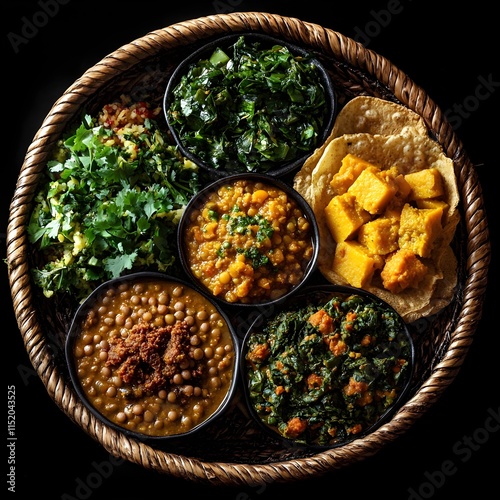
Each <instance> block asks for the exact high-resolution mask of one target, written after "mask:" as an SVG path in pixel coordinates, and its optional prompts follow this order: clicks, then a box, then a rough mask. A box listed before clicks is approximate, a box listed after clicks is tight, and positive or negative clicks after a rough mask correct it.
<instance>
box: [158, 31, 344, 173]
mask: <svg viewBox="0 0 500 500" xmlns="http://www.w3.org/2000/svg"><path fill="white" fill-rule="evenodd" d="M241 37H243V40H244V42H245V45H246V47H253V46H254V44H258V45H256V47H257V49H256V52H254V54H253V55H254V56H255V57H253V60H254V61H260V57H259V55H260V54H262V53H263V52H264V51H266V54H268V53H269V51H270V49H271V48H272V47H273V46H275V47H276V46H281V47H282V48H285V49H288V51H289V53H290V54H291V55H292V59H293V60H294V61H295V64H296V65H297V67H301V65H302V64H303V63H302V61H304V59H306V58H307V59H308V60H309V62H310V64H309V65H308V66H307V70H304V69H302V70H297V68H295V71H287V70H285V69H283V68H281V67H280V68H278V69H276V68H275V67H274V68H273V69H269V68H267V67H265V65H264V64H262V65H259V68H258V69H259V71H260V73H261V74H262V73H264V74H266V78H267V81H268V82H269V81H272V80H273V79H276V80H278V78H281V79H282V80H286V81H285V82H284V83H283V82H282V83H280V84H279V85H278V84H274V86H273V90H272V92H271V91H269V90H268V88H270V87H271V86H270V85H269V84H267V85H262V84H261V82H263V81H264V79H261V80H257V79H254V80H253V81H252V83H251V85H249V84H248V80H249V79H248V78H246V76H247V74H248V73H246V74H245V75H243V72H242V71H240V70H237V71H234V70H233V71H232V72H230V75H231V79H229V78H226V79H224V80H223V81H222V82H221V81H220V79H221V77H222V74H223V72H221V71H220V69H221V68H224V71H226V68H227V66H226V65H227V61H226V60H225V58H223V61H224V62H223V63H220V66H218V67H217V69H216V71H213V69H214V67H213V66H211V67H210V72H209V71H207V72H206V73H204V74H208V76H207V77H206V78H205V77H204V78H203V80H202V79H201V78H200V77H199V74H198V73H194V72H193V71H192V68H193V67H196V66H197V65H198V64H199V63H200V62H201V61H203V62H207V61H209V60H211V56H212V55H213V54H214V52H215V51H218V50H219V49H220V50H222V51H223V52H224V54H225V56H227V57H228V58H229V60H230V61H231V62H233V63H237V62H241V60H242V56H241V55H240V54H241V50H240V51H234V46H235V44H237V42H238V40H240V38H241ZM219 61H220V58H219ZM299 61H300V62H299ZM311 65H312V66H311ZM304 66H305V65H304ZM234 67H241V66H237V64H234ZM263 68H264V69H263ZM311 68H313V70H311ZM255 73H257V71H255V72H254V73H252V75H253V74H255ZM297 74H299V77H297V78H296V77H295V75H297ZM290 75H293V76H290ZM299 78H301V79H302V81H301V84H300V86H298V85H297V86H296V85H295V84H293V85H292V84H290V81H292V82H294V81H297V80H299ZM287 79H288V80H287ZM181 82H184V83H183V92H180V91H179V88H178V86H179V84H180V83H181ZM306 82H307V83H306ZM188 87H189V91H185V90H184V89H186V88H188ZM244 87H245V92H243V91H241V89H242V88H244ZM305 87H308V91H307V92H306V91H304V88H305ZM193 89H194V90H193ZM195 90H196V92H195ZM311 95H314V96H318V95H321V96H322V97H323V98H324V101H323V100H322V102H321V104H319V103H318V101H317V100H316V97H315V98H311ZM192 96H195V98H194V99H192ZM181 102H182V104H181ZM305 103H307V104H305ZM311 103H314V104H313V105H310V104H311ZM163 105H164V112H165V116H166V120H167V124H168V127H169V129H170V131H171V133H172V135H173V137H174V139H175V141H176V143H177V144H178V146H179V149H180V150H181V152H182V153H183V154H184V156H186V157H187V158H188V159H190V160H192V161H193V162H194V163H196V164H197V165H199V166H200V167H201V168H203V169H205V170H206V171H208V172H209V174H210V175H211V176H212V178H218V177H221V176H223V175H227V174H228V173H239V172H258V173H266V174H269V175H272V176H276V177H279V176H283V175H285V174H287V173H290V172H292V171H293V170H295V169H296V168H298V167H299V166H300V165H301V164H302V163H303V162H304V160H305V159H306V158H307V157H308V156H309V155H310V154H311V153H312V152H313V151H314V149H315V148H316V147H318V146H320V145H321V144H322V143H323V142H324V141H325V140H326V138H327V137H328V135H329V133H330V132H331V129H332V127H333V122H334V117H335V112H336V97H335V92H334V88H333V84H332V81H331V79H330V76H329V74H328V72H327V71H326V69H325V68H324V67H323V66H322V64H321V63H320V62H319V61H318V59H316V58H315V57H313V56H312V55H311V54H310V53H308V52H307V51H306V50H304V49H302V48H300V47H297V46H295V45H293V44H290V43H288V42H285V41H284V40H280V39H277V38H274V37H271V36H268V35H264V34H261V33H255V32H253V33H252V32H250V33H235V34H231V35H228V36H224V37H221V38H217V39H215V40H211V41H209V42H208V43H206V44H205V45H203V46H202V47H200V48H199V49H197V50H196V51H195V52H193V53H192V54H190V55H189V56H188V57H187V58H186V59H184V60H183V61H182V62H181V63H180V64H179V65H178V66H177V68H176V69H175V70H174V72H173V74H172V75H171V77H170V79H169V82H168V84H167V88H166V91H165V95H164V103H163ZM306 106H308V107H306ZM243 115H244V118H241V117H242V116H243ZM208 116H209V118H208ZM235 116H238V117H239V118H238V120H237V123H236V122H235ZM256 117H259V122H257V120H256ZM287 121H289V122H290V123H287ZM312 129H314V131H315V133H312V132H311V131H312ZM306 137H307V139H306ZM278 145H279V146H278ZM285 145H286V147H283V146H285ZM298 145H300V146H298ZM278 149H279V152H278ZM221 151H224V152H225V154H224V155H223V156H221V155H220V152H221ZM285 151H286V154H285Z"/></svg>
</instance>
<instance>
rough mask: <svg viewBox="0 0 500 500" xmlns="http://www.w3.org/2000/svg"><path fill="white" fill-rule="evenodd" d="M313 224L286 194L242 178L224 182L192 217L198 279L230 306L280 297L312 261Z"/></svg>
mask: <svg viewBox="0 0 500 500" xmlns="http://www.w3.org/2000/svg"><path fill="white" fill-rule="evenodd" d="M312 234H313V231H312V227H311V223H310V221H309V220H308V219H307V217H306V215H305V214H304V212H303V211H302V209H301V208H300V207H299V205H298V204H297V202H296V201H295V200H293V199H292V198H291V197H290V196H289V195H288V194H287V193H286V192H285V191H283V190H282V189H280V188H279V187H276V186H274V185H272V184H271V183H269V184H266V183H265V182H261V181H255V180H251V179H241V178H240V179H237V180H236V181H235V182H232V183H229V182H228V183H227V184H224V183H222V184H219V185H218V187H217V188H215V189H214V190H213V191H212V192H209V193H208V194H207V195H206V197H204V201H203V203H202V204H200V205H198V206H197V207H196V208H194V209H193V210H192V211H191V212H190V214H189V220H188V222H187V224H186V228H185V232H184V234H183V239H184V244H185V245H186V260H187V263H188V266H189V268H190V270H191V272H192V274H193V275H194V277H195V278H196V279H198V280H199V282H200V283H201V284H202V285H204V286H205V287H206V288H207V289H208V290H209V291H210V292H211V293H212V294H213V295H214V296H216V297H219V298H221V299H224V300H226V301H227V302H230V303H250V304H256V303H262V302H267V301H272V300H276V299H279V298H280V297H282V296H283V295H285V294H287V293H288V292H289V291H290V290H291V289H292V288H293V287H295V286H297V285H298V284H299V283H300V282H301V281H302V279H303V277H304V274H305V270H306V268H307V266H308V264H309V262H310V261H311V259H312V257H313V250H314V249H313V241H312Z"/></svg>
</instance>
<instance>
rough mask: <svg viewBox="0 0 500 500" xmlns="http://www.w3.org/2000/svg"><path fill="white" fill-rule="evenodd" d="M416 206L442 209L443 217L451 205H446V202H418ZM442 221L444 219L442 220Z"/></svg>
mask: <svg viewBox="0 0 500 500" xmlns="http://www.w3.org/2000/svg"><path fill="white" fill-rule="evenodd" d="M415 204H416V205H417V208H437V209H441V210H442V212H443V215H446V212H447V211H448V208H449V205H448V203H446V201H443V200H432V199H431V200H427V199H425V200H416V201H415ZM441 220H442V219H441Z"/></svg>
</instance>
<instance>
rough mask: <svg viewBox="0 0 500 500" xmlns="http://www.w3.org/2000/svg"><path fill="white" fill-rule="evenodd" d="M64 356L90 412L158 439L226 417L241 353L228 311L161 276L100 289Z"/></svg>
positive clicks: (132, 277) (76, 325) (131, 277)
mask: <svg viewBox="0 0 500 500" xmlns="http://www.w3.org/2000/svg"><path fill="white" fill-rule="evenodd" d="M66 354H67V358H68V364H69V367H70V374H71V377H72V379H73V383H74V385H75V388H76V390H77V392H80V396H81V398H82V399H83V401H84V402H85V403H86V404H87V406H88V407H89V409H90V410H92V411H93V412H94V413H95V414H96V413H98V414H100V415H102V416H104V417H105V418H106V419H107V420H109V422H111V423H112V424H113V425H114V426H118V427H120V428H122V429H125V430H127V431H130V432H133V433H138V434H141V435H144V436H153V437H165V436H175V435H179V434H186V433H189V432H191V431H193V430H195V429H197V428H199V427H200V426H201V425H202V424H204V423H206V422H208V420H209V419H211V418H212V417H215V416H216V415H218V414H220V413H221V412H222V410H223V409H224V407H225V405H227V403H228V402H229V400H230V395H231V393H232V390H233V388H234V387H235V384H236V381H235V378H236V377H235V376H234V375H235V366H236V363H237V359H238V355H239V353H238V348H237V344H236V341H235V337H234V335H233V331H232V330H231V326H230V324H229V321H228V320H227V318H226V316H225V314H224V313H223V312H222V311H220V310H219V308H218V307H217V306H216V305H214V304H212V303H211V301H210V300H208V299H207V298H206V297H205V296H204V295H202V294H201V293H199V292H197V291H196V290H194V289H192V288H191V287H189V286H188V285H187V284H186V283H184V282H182V281H180V280H177V279H173V278H170V277H165V276H164V275H161V274H159V273H136V274H134V275H129V276H127V277H124V278H119V279H117V280H112V281H110V282H107V283H105V284H103V285H102V286H101V287H99V288H98V289H97V290H95V291H94V293H93V294H92V295H91V296H90V297H89V299H87V301H86V302H85V303H84V304H82V306H81V307H80V309H79V311H78V312H77V314H76V316H75V320H74V322H73V324H72V327H71V329H70V333H69V336H68V340H67V344H66Z"/></svg>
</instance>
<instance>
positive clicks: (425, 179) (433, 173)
mask: <svg viewBox="0 0 500 500" xmlns="http://www.w3.org/2000/svg"><path fill="white" fill-rule="evenodd" d="M405 180H406V182H407V183H408V184H409V185H410V186H411V193H410V197H409V199H410V200H422V199H425V198H437V197H438V196H442V195H443V194H444V185H443V178H442V177H441V173H440V172H439V170H438V169H437V168H425V169H424V170H419V171H418V172H412V173H410V174H406V175H405Z"/></svg>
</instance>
